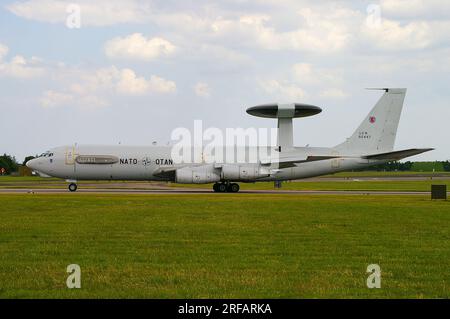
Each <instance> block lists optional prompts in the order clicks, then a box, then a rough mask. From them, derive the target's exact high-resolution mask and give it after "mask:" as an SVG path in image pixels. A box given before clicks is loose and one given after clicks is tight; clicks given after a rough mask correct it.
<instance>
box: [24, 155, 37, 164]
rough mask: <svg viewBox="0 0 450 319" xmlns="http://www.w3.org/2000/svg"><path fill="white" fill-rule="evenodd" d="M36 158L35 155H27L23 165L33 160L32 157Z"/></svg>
mask: <svg viewBox="0 0 450 319" xmlns="http://www.w3.org/2000/svg"><path fill="white" fill-rule="evenodd" d="M35 158H36V157H34V156H27V157H25V159H24V160H23V163H22V165H23V166H25V165H26V164H27V162H28V161H31V160H32V159H35Z"/></svg>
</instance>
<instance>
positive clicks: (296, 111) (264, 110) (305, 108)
mask: <svg viewBox="0 0 450 319" xmlns="http://www.w3.org/2000/svg"><path fill="white" fill-rule="evenodd" d="M286 106H288V108H291V110H292V115H291V116H282V115H281V113H282V112H283V111H284V107H286ZM320 112H322V109H321V108H320V107H318V106H314V105H310V104H301V103H294V104H286V105H282V104H276V103H274V104H263V105H257V106H252V107H249V108H248V109H247V113H248V114H250V115H253V116H258V117H266V118H279V117H291V118H297V117H307V116H313V115H316V114H319V113H320Z"/></svg>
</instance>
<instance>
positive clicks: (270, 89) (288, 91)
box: [259, 80, 306, 102]
mask: <svg viewBox="0 0 450 319" xmlns="http://www.w3.org/2000/svg"><path fill="white" fill-rule="evenodd" d="M259 85H260V87H261V88H262V89H263V90H264V91H265V92H266V93H268V94H270V95H272V96H274V97H275V98H277V99H279V101H278V102H297V101H298V100H301V99H304V98H305V97H306V92H305V91H304V90H303V89H302V88H300V87H298V86H296V85H292V84H289V83H287V82H280V81H277V80H260V81H259Z"/></svg>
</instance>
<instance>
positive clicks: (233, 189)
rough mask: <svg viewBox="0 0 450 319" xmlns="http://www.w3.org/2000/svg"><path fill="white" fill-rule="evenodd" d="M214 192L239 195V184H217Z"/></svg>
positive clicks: (214, 186)
mask: <svg viewBox="0 0 450 319" xmlns="http://www.w3.org/2000/svg"><path fill="white" fill-rule="evenodd" d="M213 190H214V191H215V192H216V193H225V192H228V193H237V192H239V184H236V183H215V184H214V185H213Z"/></svg>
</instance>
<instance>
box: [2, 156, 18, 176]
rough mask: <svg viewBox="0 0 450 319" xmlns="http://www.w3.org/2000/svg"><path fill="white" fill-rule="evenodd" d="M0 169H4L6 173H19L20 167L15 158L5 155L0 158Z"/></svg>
mask: <svg viewBox="0 0 450 319" xmlns="http://www.w3.org/2000/svg"><path fill="white" fill-rule="evenodd" d="M0 168H4V169H5V170H6V173H8V174H10V173H12V172H17V170H18V169H19V165H18V164H17V161H16V158H15V157H14V156H10V155H6V154H3V155H2V156H0Z"/></svg>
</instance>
